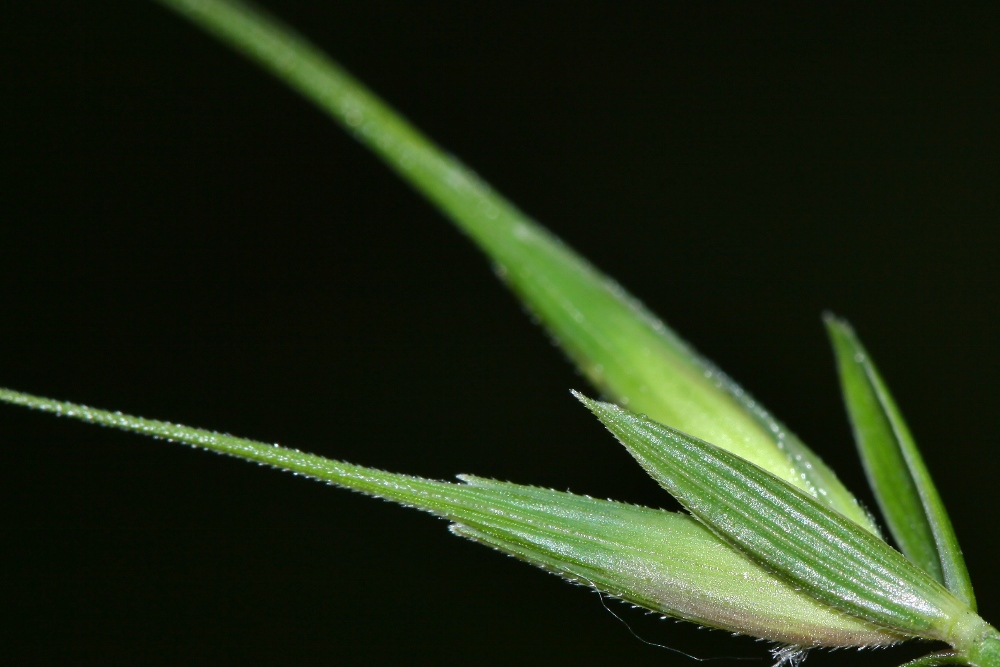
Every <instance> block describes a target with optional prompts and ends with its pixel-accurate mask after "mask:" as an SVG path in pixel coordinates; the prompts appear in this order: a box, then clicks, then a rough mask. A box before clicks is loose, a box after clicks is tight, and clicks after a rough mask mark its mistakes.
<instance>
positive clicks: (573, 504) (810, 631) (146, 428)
mask: <svg viewBox="0 0 1000 667" xmlns="http://www.w3.org/2000/svg"><path fill="white" fill-rule="evenodd" d="M0 401H4V402H8V403H14V404H17V405H23V406H27V407H31V408H36V409H39V410H44V411H46V412H52V413H55V414H57V415H61V416H64V417H72V418H74V419H79V420H82V421H87V422H91V423H95V424H100V425H104V426H112V427H115V428H119V429H123V430H126V431H133V432H137V433H143V434H146V435H151V436H155V437H159V438H165V439H168V440H172V441H175V442H181V443H186V444H189V445H193V446H196V447H202V448H205V449H209V450H212V451H215V452H219V453H223V454H229V455H232V456H236V457H239V458H242V459H246V460H249V461H256V462H258V463H265V464H268V465H271V466H274V467H276V468H280V469H283V470H288V471H292V472H296V473H299V474H301V475H305V476H308V477H313V478H315V479H318V480H322V481H325V482H329V483H331V484H336V485H338V486H343V487H347V488H350V489H354V490H356V491H361V492H364V493H367V494H371V495H374V496H378V497H380V498H385V499H388V500H393V501H396V502H398V503H403V504H405V505H409V506H415V507H418V508H420V509H424V510H427V511H430V512H432V513H434V514H437V515H439V516H442V517H444V518H446V519H449V520H451V521H453V522H455V523H454V524H453V525H452V531H453V532H454V533H456V534H458V535H461V536H464V537H468V538H470V539H473V540H476V541H479V542H482V543H484V544H487V545H490V546H493V547H495V548H497V549H499V550H501V551H504V552H506V553H509V554H512V555H514V556H517V557H518V558H521V559H523V560H526V561H528V562H531V563H534V564H535V565H539V566H541V567H543V568H545V569H547V570H550V571H552V572H555V573H558V574H560V575H562V576H564V577H567V578H569V579H572V580H574V581H578V582H581V583H585V584H588V585H590V586H593V587H596V588H597V589H599V590H601V591H604V592H606V593H608V594H610V595H612V596H615V597H618V598H621V599H623V600H627V601H629V602H632V603H634V604H637V605H641V606H643V607H646V608H647V609H651V610H654V611H657V612H660V613H663V614H668V615H670V616H674V617H677V618H682V619H686V620H690V621H694V622H696V623H700V624H702V625H707V626H711V627H715V628H720V629H724V630H729V631H731V632H739V633H743V634H750V635H753V636H757V637H763V638H766V639H771V640H774V641H779V642H784V643H791V644H798V645H801V646H870V645H885V644H891V643H894V642H896V641H899V640H901V639H902V638H903V637H901V636H900V635H899V634H894V633H892V632H889V631H886V630H884V629H882V628H880V627H878V626H876V625H874V624H872V623H870V622H866V621H863V620H861V619H857V618H853V617H850V616H846V615H844V614H842V613H840V612H839V611H837V610H834V609H832V608H830V607H829V606H827V605H825V604H822V603H820V602H818V601H816V600H815V599H813V598H812V597H810V596H808V595H806V594H805V593H803V592H802V591H800V590H797V589H796V587H795V586H793V585H791V584H789V583H788V582H787V581H785V580H784V579H782V578H780V577H777V576H775V575H774V574H771V573H770V572H768V571H767V570H766V569H764V568H763V567H761V566H760V565H758V564H757V563H755V562H754V561H752V560H751V559H749V558H748V557H746V556H745V555H743V554H742V553H740V552H738V551H736V550H734V549H732V548H731V547H730V546H729V545H727V544H726V543H724V542H723V541H722V540H720V539H719V538H718V537H716V536H715V535H713V534H712V533H711V532H710V531H709V530H707V529H706V528H705V527H704V526H702V525H701V524H700V523H698V522H697V521H695V520H694V519H692V518H691V517H689V516H687V515H683V514H676V513H673V512H665V511H663V510H653V509H648V508H644V507H635V506H632V505H627V504H624V503H617V502H612V501H606V500H596V499H593V498H589V497H586V496H578V495H573V494H570V493H564V492H559V491H550V490H547V489H540V488H536V487H530V486H521V485H517V484H510V483H506V482H497V481H492V480H487V479H480V478H477V477H471V476H467V477H464V478H463V480H464V482H465V483H464V484H451V483H448V482H438V481H433V480H427V479H422V478H419V477H411V476H408V475H400V474H395V473H389V472H384V471H381V470H374V469H371V468H365V467H362V466H357V465H351V464H349V463H342V462H340V461H333V460H330V459H325V458H322V457H319V456H315V455H312V454H306V453H303V452H300V451H296V450H292V449H286V448H284V447H279V446H277V445H269V444H265V443H261V442H254V441H252V440H245V439H242V438H236V437H233V436H229V435H222V434H219V433H213V432H211V431H205V430H201V429H194V428H190V427H187V426H179V425H176V424H169V423H165V422H160V421H155V420H151V419H142V418H139V417H131V416H128V415H123V414H120V413H111V412H106V411H103V410H95V409H93V408H89V407H85V406H82V405H75V404H72V403H63V402H60V401H53V400H49V399H45V398H39V397H36V396H30V395H27V394H22V393H19V392H13V391H9V390H2V389H0Z"/></svg>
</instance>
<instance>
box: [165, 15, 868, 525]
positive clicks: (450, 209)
mask: <svg viewBox="0 0 1000 667" xmlns="http://www.w3.org/2000/svg"><path fill="white" fill-rule="evenodd" d="M160 2H162V4H164V5H166V6H168V7H170V8H172V9H174V10H176V11H177V12H179V13H180V14H182V15H183V16H185V17H187V18H188V19H190V20H191V21H193V22H194V23H196V24H198V25H200V26H202V27H203V28H205V29H206V30H208V31H209V32H211V33H212V34H214V35H216V36H217V37H219V38H220V39H222V40H223V41H225V42H227V43H229V44H230V45H231V46H233V47H235V48H236V49H237V50H239V51H241V52H242V53H244V54H246V55H247V56H248V57H250V58H251V59H253V60H254V61H256V62H257V63H258V64H260V65H262V66H264V67H265V68H266V69H268V70H270V71H271V72H272V73H274V74H275V75H276V76H277V77H278V78H279V79H281V80H282V81H284V82H285V83H287V84H288V85H289V86H291V87H292V88H294V89H295V90H297V91H299V92H300V93H301V94H302V95H304V96H305V97H306V98H308V99H310V100H312V101H313V102H314V103H315V104H317V105H318V106H319V107H320V108H321V109H323V110H324V111H326V112H327V113H328V114H329V115H330V116H331V117H333V118H334V119H335V120H336V121H337V122H339V123H340V124H341V125H343V126H344V128H345V129H347V130H348V131H349V132H351V133H352V134H353V135H354V136H355V137H356V138H357V139H358V140H359V141H361V142H362V143H363V144H365V145H366V146H368V147H369V148H370V149H371V150H372V151H374V152H375V153H376V154H378V155H379V156H380V157H381V158H382V159H383V160H385V162H386V163H387V164H388V165H389V166H390V167H391V168H393V169H394V170H395V171H396V172H397V173H398V174H399V175H400V176H401V177H402V178H403V179H404V180H406V181H407V182H409V183H410V184H411V185H412V186H413V187H414V188H415V189H416V190H418V191H419V192H420V193H422V194H423V195H424V196H426V197H427V198H428V199H429V200H430V201H431V202H432V203H433V204H434V205H436V206H437V207H438V208H439V209H440V210H441V211H442V212H443V213H444V214H445V215H447V216H448V217H449V218H450V219H451V220H452V221H453V222H454V223H455V224H456V225H457V226H458V227H459V228H460V229H461V230H463V231H464V232H465V233H466V234H468V235H469V236H470V237H471V238H472V240H473V241H475V242H476V243H477V244H478V245H479V246H480V248H481V249H482V250H483V251H484V252H485V253H486V254H487V255H488V256H489V257H490V258H491V259H492V260H493V261H494V262H495V263H496V266H497V272H498V274H499V275H500V276H501V277H502V278H503V279H504V280H506V281H507V283H508V284H509V285H510V287H511V288H512V289H513V290H514V291H515V292H516V293H517V294H518V295H519V296H520V297H521V298H522V299H523V300H524V302H525V303H526V304H527V305H528V307H529V308H530V309H531V310H532V311H534V313H535V314H536V315H537V316H538V318H539V320H541V321H542V322H543V323H544V325H545V326H546V327H547V328H548V329H549V331H550V332H551V334H552V335H553V337H554V338H555V339H556V340H557V341H558V342H559V344H560V345H561V346H562V347H563V349H564V350H565V351H566V352H567V354H568V355H569V356H570V358H571V359H572V360H573V361H574V362H575V363H576V364H577V365H578V366H579V367H580V369H581V370H582V371H583V372H584V373H585V374H586V375H587V377H588V378H589V379H590V380H591V381H593V383H594V384H595V385H596V386H597V387H599V388H600V389H601V390H602V391H603V392H605V393H606V395H607V396H609V397H611V398H613V399H614V400H615V401H618V402H619V403H621V404H622V405H628V406H630V407H631V408H634V409H636V410H640V411H643V412H646V413H648V414H650V415H652V416H654V417H655V418H656V419H658V420H660V421H662V422H664V423H667V424H671V425H673V426H675V427H677V428H680V429H682V430H684V431H686V432H689V433H693V434H695V435H697V436H698V437H701V438H703V439H706V440H709V441H711V442H714V443H716V444H717V445H719V446H720V447H725V448H726V449H729V450H731V451H733V452H735V453H736V454H738V455H740V456H742V457H744V458H746V459H748V460H750V461H753V462H754V463H757V464H758V465H760V466H762V467H763V468H765V469H767V470H770V471H771V472H773V473H774V474H776V475H778V476H779V477H781V478H782V479H785V480H786V481H788V482H790V483H792V484H795V485H796V486H798V487H799V488H801V489H803V490H804V491H806V492H807V493H809V494H810V495H812V496H813V497H814V498H817V499H819V500H820V501H821V502H823V503H826V504H827V505H829V506H830V507H832V508H834V509H836V510H838V511H839V512H841V513H843V514H844V515H845V516H847V517H849V518H851V519H852V520H854V521H856V522H858V523H859V524H861V525H862V526H865V527H866V528H867V529H868V530H871V531H872V532H877V529H876V528H875V525H874V522H872V521H871V519H870V517H869V516H868V515H867V514H866V512H865V511H864V510H863V509H862V508H861V507H860V506H859V504H858V503H857V501H856V499H855V498H854V496H853V495H851V493H850V492H849V491H848V490H847V489H846V488H845V487H844V486H843V485H842V484H841V483H840V481H839V480H838V479H837V478H836V476H835V475H834V474H833V472H832V471H831V470H830V469H829V468H827V467H826V465H824V464H823V462H822V461H821V460H820V459H819V458H818V457H817V456H816V455H815V454H813V453H812V452H811V451H810V450H809V449H808V448H806V447H805V445H803V444H802V443H801V442H800V441H799V440H798V439H797V438H795V436H793V435H792V434H790V433H788V431H787V429H785V428H784V427H783V426H782V425H781V424H779V423H778V422H776V421H775V420H774V419H773V418H771V416H770V415H769V414H768V413H767V412H766V411H765V410H763V408H761V407H760V406H759V404H757V403H756V402H755V401H754V400H753V399H752V398H750V397H749V396H748V395H747V394H746V393H745V392H744V391H743V390H742V389H741V388H740V387H739V386H737V385H736V384H735V383H733V382H732V381H731V380H730V379H729V378H727V377H726V376H724V375H723V374H722V373H720V372H719V371H718V369H716V368H715V367H713V366H712V365H711V364H710V363H708V362H706V361H705V360H704V359H702V358H701V357H699V356H698V355H697V354H696V353H695V352H694V351H693V350H692V349H691V348H690V347H689V346H688V345H687V344H686V343H684V342H683V341H682V340H680V339H679V338H678V337H677V336H676V335H675V334H674V333H673V332H672V331H670V330H669V329H668V328H667V327H666V326H665V325H664V324H663V323H662V322H661V321H660V320H658V319H657V318H656V317H654V316H653V315H652V314H651V313H649V311H647V310H646V309H645V308H643V306H642V305H641V304H639V303H638V302H637V301H636V300H635V299H634V298H633V297H631V296H630V295H629V294H627V293H626V292H625V291H624V290H623V289H622V288H621V287H620V286H618V285H617V284H616V283H614V282H613V281H611V280H610V279H608V278H607V277H606V276H604V275H603V274H601V273H600V272H598V271H597V270H596V269H595V268H594V267H593V266H591V265H590V264H588V263H587V262H586V261H585V260H583V259H582V258H581V257H579V256H578V255H577V254H576V253H574V252H573V251H572V250H571V249H569V248H568V247H566V246H565V245H563V244H562V243H561V242H560V241H559V240H558V239H557V238H556V237H555V236H553V235H552V234H551V233H549V232H548V231H547V230H545V229H544V228H542V227H541V226H540V225H538V224H537V223H536V222H534V221H533V220H531V219H530V218H529V217H527V216H526V215H524V214H523V213H522V212H521V211H519V210H518V209H517V208H516V207H515V206H513V205H512V204H511V203H510V202H508V201H507V200H506V199H504V198H503V197H502V196H500V195H499V194H497V193H496V192H494V191H493V190H492V189H491V188H490V187H489V185H487V184H486V183H484V182H483V181H482V180H481V179H479V178H478V177H477V176H476V174H475V173H473V172H472V171H471V170H470V169H468V168H467V167H465V166H464V165H462V164H461V163H460V162H459V161H458V160H456V159H455V158H454V157H452V156H450V155H448V154H446V153H444V152H443V151H441V149H439V148H438V147H437V146H435V145H434V144H433V143H432V142H431V141H430V140H428V139H427V138H426V137H424V136H423V135H422V134H421V133H420V132H419V131H418V130H416V129H415V128H414V127H413V126H411V125H410V124H409V123H408V122H407V121H406V120H405V119H404V118H402V117H401V116H399V115H398V114H397V113H395V112H394V111H393V110H392V109H391V108H390V107H388V106H387V105H386V104H385V103H384V102H382V101H381V100H379V99H378V98H377V97H376V96H375V95H374V94H372V93H371V92H370V91H369V90H367V89H366V88H365V87H364V86H363V85H362V84H361V83H359V82H358V81H357V80H355V79H354V78H353V77H352V76H350V75H349V74H348V73H347V72H345V71H344V70H343V69H342V68H341V67H340V66H339V65H337V64H336V63H334V62H333V61H332V60H331V59H330V58H328V57H327V56H326V55H324V54H323V53H322V52H321V51H320V50H319V49H317V48H316V47H315V46H313V45H312V44H310V43H309V42H307V41H306V40H305V39H303V38H302V37H301V36H299V35H297V34H296V33H295V32H293V31H292V30H291V29H289V28H287V27H285V26H283V25H281V24H280V23H278V22H277V21H276V20H274V19H273V18H270V17H268V16H266V15H264V14H262V13H261V12H260V11H258V10H256V9H252V8H250V7H248V6H246V5H244V4H242V3H240V2H235V1H233V0H160Z"/></svg>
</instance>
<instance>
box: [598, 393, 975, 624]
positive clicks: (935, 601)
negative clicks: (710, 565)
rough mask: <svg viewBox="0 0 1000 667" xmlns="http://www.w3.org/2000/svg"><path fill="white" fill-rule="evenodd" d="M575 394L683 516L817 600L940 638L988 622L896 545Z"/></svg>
mask: <svg viewBox="0 0 1000 667" xmlns="http://www.w3.org/2000/svg"><path fill="white" fill-rule="evenodd" d="M578 397H579V398H580V400H581V401H583V402H584V404H585V405H587V407H588V408H590V409H591V410H592V411H593V412H594V414H595V415H597V416H598V418H600V419H601V421H602V422H603V423H604V424H605V426H607V427H608V429H609V430H610V431H611V432H612V433H614V434H615V436H616V437H617V438H618V439H619V440H620V441H621V442H622V444H624V445H625V447H626V448H628V450H629V451H630V452H631V453H632V455H633V456H634V457H635V458H636V459H637V460H638V461H639V463H640V464H642V466H643V467H644V468H645V469H646V471H647V472H649V474H650V475H652V476H653V477H654V478H655V479H656V480H657V481H658V482H659V483H660V485H661V486H663V488H664V489H666V490H667V491H669V492H670V494H671V495H673V496H674V497H675V498H677V500H679V501H680V503H681V504H682V505H683V506H684V507H685V508H686V509H687V510H688V511H689V512H691V513H692V514H693V515H694V516H695V517H697V518H698V519H700V520H701V521H703V522H704V523H705V524H706V525H707V526H708V527H709V528H711V529H712V530H713V531H714V532H715V533H716V534H718V535H719V536H720V537H721V538H722V539H724V540H725V541H726V542H728V543H729V544H731V545H733V546H734V547H735V548H737V549H740V550H741V551H743V552H744V553H746V554H748V555H750V556H751V557H752V558H754V559H755V560H757V561H758V562H760V563H762V564H764V565H765V566H766V567H768V568H769V569H771V570H773V571H774V572H776V573H778V574H779V575H781V576H783V577H785V578H787V579H788V580H789V581H792V582H794V583H796V584H797V585H799V586H801V587H802V589H803V590H804V591H805V592H807V593H808V594H810V595H812V596H813V597H815V598H816V599H818V600H821V601H823V602H826V603H827V604H829V605H831V606H833V607H836V608H838V609H842V610H843V611H845V612H847V613H849V614H853V615H855V616H858V617H859V618H864V619H867V620H869V621H871V622H873V623H877V624H880V625H883V626H885V627H888V628H892V629H894V630H896V631H898V632H903V633H906V634H910V635H914V636H921V637H928V638H932V639H941V640H944V641H950V640H953V639H954V638H955V636H956V633H957V634H960V635H961V636H962V637H963V638H965V637H966V636H967V634H968V631H969V628H973V627H975V628H977V629H979V630H980V631H983V630H984V629H985V628H986V627H988V626H985V625H984V622H983V621H981V619H978V617H977V616H976V615H975V613H974V612H973V611H972V610H971V609H969V608H968V606H967V605H965V603H964V602H962V601H960V600H958V599H957V598H956V597H955V596H953V595H952V594H951V593H950V592H949V591H948V590H947V589H945V588H944V587H943V586H942V585H941V584H939V583H938V582H937V581H935V580H934V579H932V578H931V577H930V576H929V575H928V574H927V573H926V572H924V571H923V570H922V569H921V568H919V567H917V566H916V565H914V564H913V563H911V562H910V561H909V560H907V559H906V558H905V557H904V556H903V555H902V554H900V553H899V552H898V551H896V550H895V549H893V548H892V547H890V546H889V545H888V544H886V543H885V542H883V541H882V540H880V539H878V538H877V537H875V536H873V535H872V534H871V533H868V532H867V531H865V530H862V529H861V528H860V527H859V526H858V525H857V524H854V523H852V522H850V521H848V520H846V519H845V518H844V517H843V516H842V515H840V514H838V513H836V512H834V511H831V510H830V509H829V508H828V507H826V506H824V505H821V504H820V503H817V502H816V501H815V500H813V499H812V498H811V497H810V496H808V495H806V494H804V493H802V491H801V490H799V489H797V488H795V487H793V486H791V485H790V484H788V483H786V482H784V481H783V480H781V479H778V478H777V477H775V476H774V475H772V474H770V473H768V472H767V471H765V470H763V469H761V468H759V467H758V466H756V465H754V464H752V463H750V462H748V461H746V460H744V459H741V458H739V457H738V456H735V455H734V454H732V453H731V452H728V451H726V450H724V449H720V448H719V447H716V446H714V445H711V444H709V443H707V442H704V441H702V440H699V439H698V438H694V437H692V436H689V435H685V434H683V433H680V432H679V431H677V430H676V429H672V428H670V427H668V426H664V425H662V424H658V423H656V422H654V421H652V420H650V419H647V418H645V417H641V416H639V415H636V414H633V413H631V412H628V411H626V410H622V409H621V408H619V407H617V406H615V405H612V404H610V403H601V402H598V401H592V400H590V399H587V398H584V397H583V396H578Z"/></svg>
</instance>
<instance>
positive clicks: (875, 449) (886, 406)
mask: <svg viewBox="0 0 1000 667" xmlns="http://www.w3.org/2000/svg"><path fill="white" fill-rule="evenodd" d="M823 320H824V322H825V324H826V328H827V332H828V333H829V336H830V342H831V343H832V345H833V351H834V354H835V356H836V359H837V368H838V372H839V376H840V383H841V389H842V391H843V395H844V403H845V405H846V407H847V412H848V416H849V417H850V420H851V424H852V426H853V428H854V439H855V441H856V443H857V447H858V452H859V453H860V455H861V460H862V463H863V464H864V468H865V472H866V473H867V475H868V481H869V484H870V485H871V487H872V490H873V491H874V492H875V498H876V500H877V501H878V504H879V507H880V508H881V510H882V514H883V516H884V517H885V520H886V523H887V524H888V526H889V531H890V532H891V533H892V536H893V538H895V540H896V543H897V544H898V545H899V547H900V549H901V550H902V551H903V553H904V554H906V556H907V558H909V559H910V560H911V561H913V562H914V563H916V564H917V565H919V566H920V567H922V568H923V569H924V570H926V571H927V572H928V573H929V574H930V575H931V576H932V577H934V578H935V579H937V580H938V581H940V582H941V583H943V584H944V585H945V586H946V587H947V588H948V589H949V590H950V591H951V592H952V593H954V594H955V595H956V596H957V597H959V598H960V599H962V600H964V601H965V602H966V603H968V604H969V606H970V607H972V608H973V609H975V594H974V592H973V590H972V582H971V581H970V580H969V572H968V570H967V568H966V566H965V560H964V558H963V557H962V550H961V548H960V547H959V545H958V537H957V536H956V535H955V531H954V528H952V525H951V520H950V519H949V517H948V512H947V510H945V507H944V503H943V502H942V501H941V497H940V495H939V494H938V492H937V488H936V487H935V486H934V481H933V480H932V479H931V475H930V472H929V471H928V470H927V466H926V465H925V464H924V461H923V457H921V455H920V451H919V450H918V449H917V444H916V442H915V441H914V439H913V436H912V435H911V434H910V430H909V428H908V427H907V425H906V422H905V421H904V420H903V416H902V414H901V413H900V411H899V408H898V407H897V406H896V402H895V401H894V400H893V398H892V395H891V394H890V393H889V389H888V387H886V385H885V383H884V382H883V380H882V377H881V376H880V375H879V372H878V370H877V369H876V368H875V364H874V363H873V362H872V360H871V357H870V356H869V355H868V352H867V351H866V350H865V348H864V346H863V345H862V344H861V341H860V340H858V338H857V336H856V335H855V333H854V330H853V329H852V328H851V325H850V324H848V323H847V321H845V320H843V319H841V318H838V317H836V316H835V315H833V314H832V313H825V314H824V316H823Z"/></svg>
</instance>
